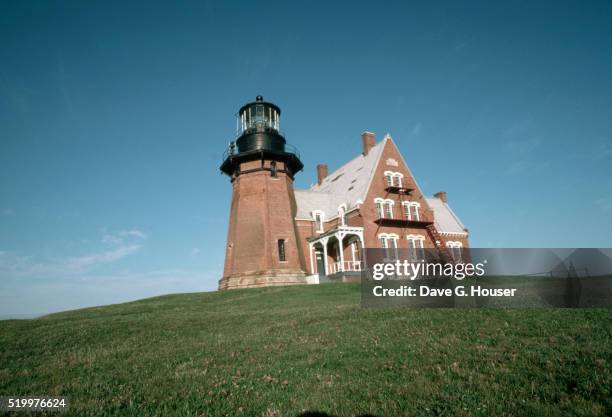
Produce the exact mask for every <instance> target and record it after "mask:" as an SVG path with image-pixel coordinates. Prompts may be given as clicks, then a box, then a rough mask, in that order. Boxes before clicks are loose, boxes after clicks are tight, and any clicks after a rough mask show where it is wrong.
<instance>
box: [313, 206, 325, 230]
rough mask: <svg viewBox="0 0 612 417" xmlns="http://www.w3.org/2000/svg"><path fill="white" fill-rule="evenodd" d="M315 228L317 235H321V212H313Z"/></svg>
mask: <svg viewBox="0 0 612 417" xmlns="http://www.w3.org/2000/svg"><path fill="white" fill-rule="evenodd" d="M313 217H314V222H315V228H316V229H317V232H318V233H323V212H322V211H314V212H313Z"/></svg>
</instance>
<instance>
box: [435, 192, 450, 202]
mask: <svg viewBox="0 0 612 417" xmlns="http://www.w3.org/2000/svg"><path fill="white" fill-rule="evenodd" d="M434 197H436V198H438V199H440V200H441V201H442V202H444V203H448V198H447V197H446V191H438V192H437V193H435V194H434Z"/></svg>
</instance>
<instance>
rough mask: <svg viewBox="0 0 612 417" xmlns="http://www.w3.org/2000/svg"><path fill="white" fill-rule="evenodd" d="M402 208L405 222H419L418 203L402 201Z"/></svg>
mask: <svg viewBox="0 0 612 417" xmlns="http://www.w3.org/2000/svg"><path fill="white" fill-rule="evenodd" d="M402 206H403V209H404V217H405V218H406V220H417V221H418V220H419V207H421V205H420V204H419V203H417V202H416V201H412V202H411V201H404V202H403V203H402Z"/></svg>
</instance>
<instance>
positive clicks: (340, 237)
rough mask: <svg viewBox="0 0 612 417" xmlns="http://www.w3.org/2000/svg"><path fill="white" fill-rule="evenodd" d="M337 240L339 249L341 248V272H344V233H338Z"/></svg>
mask: <svg viewBox="0 0 612 417" xmlns="http://www.w3.org/2000/svg"><path fill="white" fill-rule="evenodd" d="M336 239H338V247H339V248H340V271H342V272H344V233H342V232H340V233H338V234H337V235H336Z"/></svg>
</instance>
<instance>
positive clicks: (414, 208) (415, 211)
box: [411, 203, 420, 221]
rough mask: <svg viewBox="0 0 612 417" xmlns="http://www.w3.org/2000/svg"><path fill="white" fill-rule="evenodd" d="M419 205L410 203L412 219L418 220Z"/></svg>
mask: <svg viewBox="0 0 612 417" xmlns="http://www.w3.org/2000/svg"><path fill="white" fill-rule="evenodd" d="M419 207H420V205H419V203H413V204H412V205H411V208H412V219H413V220H417V221H418V220H419Z"/></svg>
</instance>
